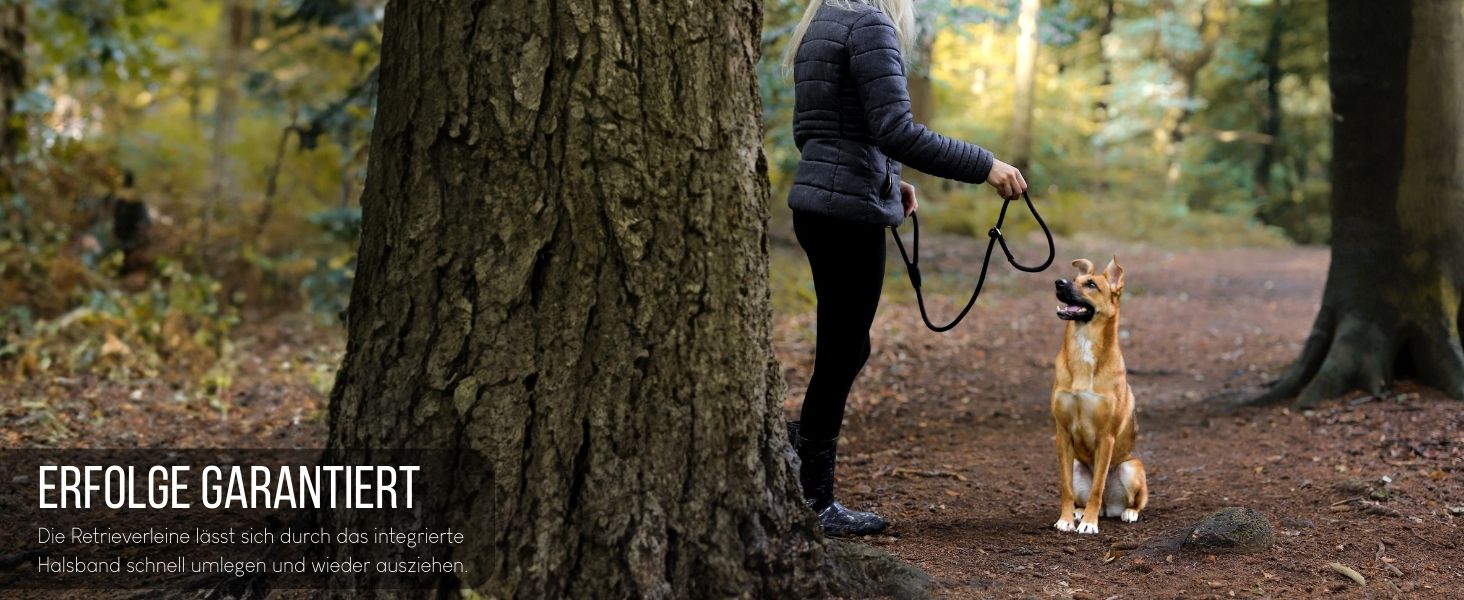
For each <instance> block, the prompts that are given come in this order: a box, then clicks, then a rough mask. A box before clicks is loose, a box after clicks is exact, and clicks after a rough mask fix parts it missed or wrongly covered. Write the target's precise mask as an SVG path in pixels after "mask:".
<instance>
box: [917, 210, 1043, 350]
mask: <svg viewBox="0 0 1464 600" xmlns="http://www.w3.org/2000/svg"><path fill="white" fill-rule="evenodd" d="M1022 199H1023V200H1026V201H1027V210H1029V211H1032V218H1034V219H1037V224H1038V225H1041V226H1042V233H1043V234H1044V235H1046V236H1047V260H1046V261H1044V262H1043V263H1042V264H1040V265H1038V266H1035V267H1028V266H1026V265H1023V264H1022V263H1019V262H1017V257H1015V256H1012V250H1011V248H1008V247H1007V243H1006V238H1005V237H1004V236H1002V234H1001V225H1002V223H1004V222H1006V214H1007V205H1009V204H1011V203H1012V200H1013V199H1012V198H1008V199H1006V200H1005V201H1003V202H1002V203H1001V214H1000V215H997V217H996V225H994V226H992V228H991V229H990V230H988V231H987V232H986V235H987V236H989V237H991V241H989V242H987V244H986V258H985V259H983V260H982V261H981V275H980V276H979V277H977V278H976V290H975V291H973V292H971V299H970V300H969V301H967V302H966V308H963V309H961V314H959V315H956V318H955V320H954V321H951V322H950V323H946V324H945V325H936V324H935V323H932V322H931V321H930V315H929V314H927V313H926V312H925V295H924V294H923V293H921V291H920V283H921V281H920V217H919V216H917V215H916V214H915V213H911V214H910V220H911V221H912V222H913V223H914V224H915V237H914V239H913V240H912V241H911V244H910V246H911V248H912V249H913V250H914V252H913V254H906V253H905V242H904V241H902V240H901V239H900V232H899V231H898V230H896V229H895V228H894V227H891V228H890V234H891V235H893V236H895V246H898V247H899V248H900V260H903V261H905V270H906V271H909V273H910V285H912V286H914V287H915V302H916V303H918V304H919V305H920V318H921V319H922V320H924V321H925V326H926V327H929V328H930V330H931V331H934V332H936V333H942V332H946V331H950V330H951V329H954V328H955V327H956V325H957V324H958V323H960V322H961V319H964V318H966V313H969V312H971V307H972V306H975V305H976V298H977V297H978V296H980V295H981V287H982V286H984V285H986V269H987V268H988V267H990V266H991V251H992V250H994V249H996V245H997V244H1001V251H1002V252H1004V253H1006V257H1007V262H1009V263H1012V266H1013V267H1015V268H1016V269H1017V270H1018V271H1024V272H1027V273H1040V272H1042V271H1045V270H1047V267H1049V266H1051V265H1052V259H1054V258H1056V257H1057V244H1055V243H1054V242H1053V241H1052V230H1051V229H1048V228H1047V223H1046V222H1045V221H1043V220H1042V215H1040V214H1037V207H1036V206H1034V205H1033V204H1032V198H1031V197H1029V196H1027V192H1022ZM911 256H913V257H914V258H911Z"/></svg>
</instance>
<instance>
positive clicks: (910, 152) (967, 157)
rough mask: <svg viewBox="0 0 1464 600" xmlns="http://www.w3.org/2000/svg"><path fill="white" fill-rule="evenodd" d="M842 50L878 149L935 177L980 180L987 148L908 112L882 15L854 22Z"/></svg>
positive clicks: (891, 29)
mask: <svg viewBox="0 0 1464 600" xmlns="http://www.w3.org/2000/svg"><path fill="white" fill-rule="evenodd" d="M848 49H849V72H850V74H851V75H852V76H853V77H854V84H855V86H856V87H857V88H858V90H859V100H860V102H861V103H863V105H864V113H865V117H866V118H867V119H868V122H869V133H870V135H872V136H873V137H874V141H875V144H877V145H878V146H879V149H880V151H881V152H884V153H885V154H886V155H888V156H889V157H891V158H893V159H895V160H898V161H900V163H902V164H905V165H909V166H911V167H914V168H916V169H919V170H921V171H923V172H925V173H929V174H931V175H934V176H936V177H943V178H946V179H954V180H956V181H961V182H965V183H982V182H984V181H986V175H987V174H988V173H990V172H991V162H992V160H993V158H992V155H991V152H990V151H988V150H986V149H985V148H982V147H980V146H977V145H975V144H970V143H967V142H963V141H960V140H956V139H951V138H948V137H946V136H943V135H940V134H938V133H935V132H934V131H931V130H929V129H927V128H926V127H925V126H924V125H921V124H919V123H916V122H915V119H914V116H912V115H911V114H910V91H909V89H908V88H907V87H906V85H907V84H906V80H905V63H904V61H903V60H902V59H901V57H900V45H899V41H898V39H897V38H896V37H895V25H894V23H893V22H891V21H890V18H889V17H888V16H886V15H885V14H884V13H883V12H881V11H878V10H876V11H872V12H870V13H869V14H866V15H864V16H863V17H860V18H859V20H858V21H855V23H854V25H853V27H851V28H850V30H849V42H848Z"/></svg>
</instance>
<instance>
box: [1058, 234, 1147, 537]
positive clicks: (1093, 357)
mask: <svg viewBox="0 0 1464 600" xmlns="http://www.w3.org/2000/svg"><path fill="white" fill-rule="evenodd" d="M1073 266H1074V267H1077V269H1078V276H1077V277H1075V278H1073V280H1072V281H1067V280H1064V279H1059V280H1057V299H1058V301H1059V302H1061V304H1060V305H1059V306H1058V310H1057V316H1058V318H1060V319H1062V320H1064V321H1067V325H1066V332H1065V333H1064V334H1063V342H1062V349H1061V350H1058V352H1057V361H1056V371H1057V374H1056V377H1055V380H1054V382H1053V385H1052V421H1053V424H1054V425H1055V426H1056V429H1057V436H1056V438H1057V440H1056V441H1057V463H1058V475H1059V482H1060V485H1059V490H1060V491H1061V507H1060V508H1059V511H1060V512H1059V513H1058V518H1057V523H1055V524H1054V525H1053V526H1054V527H1056V528H1057V529H1058V530H1059V531H1073V529H1074V526H1073V522H1074V521H1078V522H1079V523H1078V525H1077V527H1076V529H1077V532H1078V533H1098V517H1100V516H1103V517H1119V518H1120V519H1121V520H1123V521H1124V522H1125V523H1132V522H1134V521H1137V520H1139V512H1140V511H1142V510H1144V507H1145V506H1147V505H1148V502H1149V486H1148V482H1147V481H1146V480H1145V478H1144V463H1142V462H1140V461H1139V459H1137V458H1135V457H1133V456H1132V455H1131V453H1132V452H1133V450H1134V441H1135V438H1136V437H1137V429H1136V426H1135V424H1134V393H1133V390H1131V389H1130V388H1129V385H1128V379H1127V377H1126V374H1125V371H1124V366H1123V354H1122V353H1120V352H1119V349H1118V307H1119V301H1120V300H1121V299H1122V298H1123V267H1122V266H1120V265H1119V264H1118V257H1117V256H1115V257H1114V258H1113V260H1112V261H1111V262H1109V263H1108V266H1107V267H1106V268H1104V269H1103V272H1101V273H1097V274H1095V273H1094V272H1093V263H1092V262H1090V261H1088V260H1087V259H1078V260H1075V261H1073Z"/></svg>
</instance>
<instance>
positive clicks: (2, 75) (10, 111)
mask: <svg viewBox="0 0 1464 600" xmlns="http://www.w3.org/2000/svg"><path fill="white" fill-rule="evenodd" d="M24 91H25V4H24V3H21V2H3V3H0V191H9V190H11V189H14V188H13V182H12V178H13V176H14V173H13V171H14V166H15V155H16V153H17V152H19V151H20V145H21V143H22V142H23V141H24V140H25V126H24V124H22V123H21V122H19V119H17V118H16V115H15V100H16V98H18V97H20V94H21V93H22V92H24Z"/></svg>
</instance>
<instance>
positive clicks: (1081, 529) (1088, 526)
mask: <svg viewBox="0 0 1464 600" xmlns="http://www.w3.org/2000/svg"><path fill="white" fill-rule="evenodd" d="M1078 533H1098V524H1097V523H1079V524H1078Z"/></svg>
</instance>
